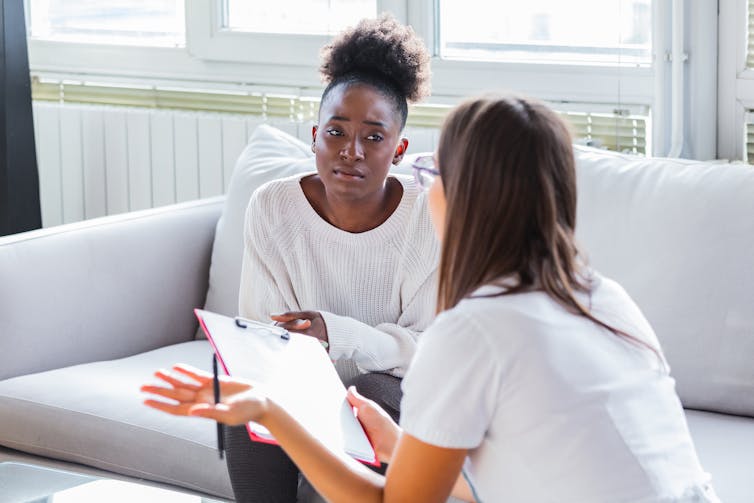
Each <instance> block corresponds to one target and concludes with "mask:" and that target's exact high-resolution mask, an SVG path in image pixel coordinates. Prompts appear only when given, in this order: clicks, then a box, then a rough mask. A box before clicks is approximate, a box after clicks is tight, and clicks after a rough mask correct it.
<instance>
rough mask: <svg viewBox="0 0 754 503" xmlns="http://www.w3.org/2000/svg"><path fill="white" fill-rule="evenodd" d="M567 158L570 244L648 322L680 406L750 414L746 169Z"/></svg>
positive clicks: (753, 266)
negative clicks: (573, 166)
mask: <svg viewBox="0 0 754 503" xmlns="http://www.w3.org/2000/svg"><path fill="white" fill-rule="evenodd" d="M576 160H577V169H578V189H579V193H578V197H579V204H578V221H577V229H576V230H577V237H578V238H579V240H580V242H581V244H582V245H583V246H584V249H585V250H586V252H587V256H588V257H589V259H590V261H591V263H592V265H593V266H594V267H595V268H596V269H597V270H599V271H600V272H602V273H603V274H605V275H606V276H608V277H611V278H613V279H615V280H616V281H618V282H619V283H620V284H622V285H623V286H624V288H625V289H626V290H627V291H628V293H629V294H630V295H631V297H633V299H634V300H635V301H636V302H637V304H638V305H639V307H640V308H641V309H642V311H643V312H644V314H645V315H646V317H647V319H649V322H650V323H651V324H652V327H653V328H654V329H655V332H656V333H657V336H658V338H659V339H660V344H661V345H662V347H663V349H664V351H665V354H666V356H667V359H668V362H669V363H670V367H671V374H672V375H673V376H674V377H675V379H676V383H677V390H678V394H679V396H680V397H681V401H682V402H683V404H684V406H685V407H688V408H694V409H704V410H712V411H719V412H728V413H733V414H742V415H749V416H754V364H752V357H754V168H752V167H751V166H749V165H735V164H725V163H720V162H698V161H679V160H675V159H661V158H655V159H647V158H641V157H634V156H625V155H620V154H615V153H610V152H605V151H599V150H596V149H588V148H577V151H576Z"/></svg>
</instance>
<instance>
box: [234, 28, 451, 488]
mask: <svg viewBox="0 0 754 503" xmlns="http://www.w3.org/2000/svg"><path fill="white" fill-rule="evenodd" d="M322 56H323V62H322V67H321V73H322V75H323V77H324V79H325V80H326V81H327V82H328V85H327V87H326V89H325V90H324V92H323V94H322V99H321V102H320V110H319V124H318V125H317V126H315V127H314V128H313V131H312V151H313V152H314V154H315V158H316V166H317V172H316V173H315V174H305V175H297V176H293V177H290V178H286V179H281V180H276V181H273V182H270V183H268V184H266V185H264V186H263V187H260V189H259V190H257V191H256V192H255V193H254V195H253V196H252V198H251V201H250V203H249V206H248V210H247V215H246V231H245V243H246V244H245V253H244V262H243V272H242V279H241V288H240V303H239V313H240V315H241V316H243V317H246V318H250V319H257V320H267V319H270V318H272V320H274V321H275V322H276V323H278V324H279V325H281V326H283V327H285V328H286V329H288V330H291V331H295V332H300V333H305V334H308V335H310V336H312V337H316V338H317V339H319V340H321V341H322V342H323V343H324V344H325V345H326V347H328V351H329V355H330V358H332V359H333V360H334V361H335V365H336V368H337V369H338V372H339V374H340V376H341V378H342V379H343V380H344V382H345V383H346V384H351V385H355V386H357V387H358V389H359V390H361V391H362V392H363V393H364V394H365V395H367V396H369V397H370V398H372V399H374V400H375V401H377V402H378V403H380V404H381V405H382V406H383V407H384V408H385V409H386V410H387V411H389V413H390V414H391V416H392V417H393V418H395V419H397V418H398V409H399V404H400V399H401V390H400V378H401V377H403V375H404V373H405V371H406V369H407V367H408V363H409V362H410V361H411V357H412V356H413V354H414V350H415V346H416V342H417V337H418V336H419V334H420V333H421V332H422V331H423V330H424V329H425V328H426V327H427V325H428V324H429V323H430V321H431V320H432V318H433V316H434V305H435V302H434V295H435V290H436V268H437V261H438V258H439V245H438V243H437V240H436V237H435V235H434V232H433V230H432V226H431V222H430V220H429V216H428V212H427V204H426V198H425V196H423V195H422V193H421V191H420V190H419V188H418V187H417V186H416V183H415V181H414V180H413V178H412V177H407V176H390V168H391V166H393V165H395V164H398V163H399V162H400V161H401V159H402V158H403V156H404V154H405V153H406V149H407V147H408V140H407V139H406V138H404V137H402V136H401V133H402V131H403V128H404V126H405V124H406V117H407V115H408V105H407V102H408V101H411V102H414V101H418V100H420V99H422V98H424V97H425V96H426V95H427V94H428V92H429V82H428V79H429V56H428V54H427V51H426V49H425V47H424V45H423V44H422V42H421V40H420V39H418V38H417V37H416V35H415V34H414V32H413V30H412V29H411V28H408V27H406V26H402V25H400V24H399V23H398V22H397V21H396V20H395V19H394V18H392V17H389V16H382V17H380V18H378V19H371V20H364V21H362V22H360V23H359V24H358V25H357V26H356V27H354V28H352V29H349V30H346V31H344V32H343V33H341V34H340V35H339V36H337V37H336V38H335V39H334V40H333V41H332V43H331V44H329V45H327V46H325V47H324V48H323V51H322ZM300 377H301V379H306V377H307V376H305V375H302V376H300ZM226 430H227V434H226V445H227V458H228V459H227V463H228V470H229V473H230V475H231V482H232V485H233V490H234V493H235V495H236V499H237V500H238V501H252V502H257V501H295V499H296V490H297V485H298V469H297V468H296V466H295V465H294V464H293V463H292V462H291V461H290V459H288V457H287V456H286V455H285V453H284V452H283V451H282V450H281V449H280V448H279V447H277V446H274V445H267V444H262V443H256V442H252V441H250V440H249V436H248V433H247V432H246V430H245V428H244V427H243V426H241V427H237V428H228V429H226Z"/></svg>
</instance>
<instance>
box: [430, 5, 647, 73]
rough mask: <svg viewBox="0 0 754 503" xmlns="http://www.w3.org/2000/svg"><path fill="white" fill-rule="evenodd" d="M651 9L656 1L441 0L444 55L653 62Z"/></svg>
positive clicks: (481, 57) (507, 58)
mask: <svg viewBox="0 0 754 503" xmlns="http://www.w3.org/2000/svg"><path fill="white" fill-rule="evenodd" d="M651 12H652V6H651V2H650V0H581V1H579V2H563V1H562V0H529V1H527V2H521V1H520V0H498V1H496V2H489V1H486V0H441V2H440V19H441V28H440V29H441V43H440V47H441V54H442V56H443V57H446V58H456V59H477V60H488V61H522V62H529V63H531V62H538V63H583V64H612V65H616V64H618V65H641V66H649V65H650V64H651V33H652V17H651ZM480 13H483V15H480ZM596 20H599V22H595V21H596Z"/></svg>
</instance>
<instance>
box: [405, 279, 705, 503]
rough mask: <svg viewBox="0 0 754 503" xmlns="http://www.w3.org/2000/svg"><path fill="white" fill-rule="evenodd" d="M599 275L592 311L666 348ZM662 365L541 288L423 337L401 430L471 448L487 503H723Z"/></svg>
mask: <svg viewBox="0 0 754 503" xmlns="http://www.w3.org/2000/svg"><path fill="white" fill-rule="evenodd" d="M593 280H594V281H593V287H594V288H593V290H592V294H591V296H590V297H589V296H586V295H584V296H581V297H580V301H581V302H583V303H584V304H585V305H586V306H590V308H591V312H592V314H593V315H594V316H595V317H596V318H598V319H600V320H602V321H604V322H605V323H607V324H609V325H611V326H612V327H614V328H617V329H620V330H623V331H625V332H626V333H628V334H631V335H632V336H634V337H637V338H640V339H641V340H643V341H645V342H648V343H649V344H651V345H652V346H653V347H655V348H659V343H658V341H657V338H656V337H655V335H654V332H653V331H652V328H651V327H650V326H649V323H648V322H647V320H646V319H645V318H644V316H643V315H642V314H641V312H640V311H639V309H638V307H637V306H636V305H635V304H634V303H633V301H632V300H631V299H630V298H629V296H628V294H626V292H625V291H624V290H623V289H622V288H621V287H620V286H619V285H618V284H617V283H615V282H613V281H611V280H608V279H605V278H602V277H600V276H599V275H597V274H596V273H595V274H594V277H593ZM500 291H502V289H501V288H500V287H493V286H486V287H483V288H481V289H479V290H477V292H475V294H474V296H479V295H489V294H494V293H497V292H500ZM472 297H473V296H472ZM666 368H667V367H665V366H664V361H663V360H660V359H659V358H658V357H657V356H656V355H655V354H654V353H653V352H652V351H650V350H648V349H645V348H642V347H639V346H638V345H636V344H635V343H631V342H627V341H626V340H625V339H624V338H622V337H621V336H618V335H615V334H613V333H612V332H610V331H608V330H607V329H605V328H602V327H600V326H599V325H597V324H595V323H593V322H591V321H589V320H588V319H586V318H584V317H581V316H576V315H574V314H571V313H570V312H568V311H566V310H565V309H564V308H563V307H561V306H560V305H559V304H557V303H556V302H555V301H553V300H552V299H551V298H550V297H548V296H547V295H546V294H544V293H542V292H529V293H520V294H513V295H503V296H495V297H485V298H479V297H477V298H470V299H466V300H463V301H462V302H460V303H459V304H458V305H457V306H456V307H455V308H453V309H451V310H449V311H447V312H445V313H443V314H441V315H440V316H438V318H437V319H436V321H435V322H434V323H433V324H432V325H431V326H430V328H428V329H427V331H426V332H425V333H424V335H423V336H422V339H421V341H420V342H419V347H418V349H417V353H416V355H415V358H414V360H413V362H412V364H411V367H410V369H409V371H408V373H407V375H406V378H405V379H404V381H403V392H404V397H403V402H402V404H401V426H402V427H403V429H404V431H405V432H406V433H408V434H410V435H412V436H414V437H416V438H418V439H419V440H421V441H423V442H426V443H429V444H432V445H436V446H440V447H446V448H466V449H469V455H468V459H467V461H466V464H465V468H464V474H465V475H466V476H467V478H468V479H469V480H470V482H471V483H472V485H473V487H474V488H475V490H476V493H477V495H478V498H479V499H480V501H483V502H499V501H515V502H527V501H536V502H558V503H562V502H579V503H588V502H601V503H602V502H611V503H617V502H632V503H633V502H640V501H641V502H659V501H662V502H665V501H716V498H715V496H714V491H713V490H712V488H711V486H710V485H709V475H708V474H706V473H705V472H704V471H703V470H702V468H701V466H700V464H699V461H698V458H697V455H696V452H695V450H694V446H693V443H692V441H691V437H690V435H689V432H688V428H687V425H686V420H685V416H684V414H683V409H682V407H681V403H680V401H679V399H678V397H677V395H676V393H675V381H674V380H673V378H672V377H670V376H669V375H668V373H667V370H666Z"/></svg>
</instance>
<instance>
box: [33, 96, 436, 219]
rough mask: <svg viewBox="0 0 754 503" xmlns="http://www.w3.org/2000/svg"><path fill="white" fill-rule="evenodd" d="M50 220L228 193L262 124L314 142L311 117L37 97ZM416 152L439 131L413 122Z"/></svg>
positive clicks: (45, 212)
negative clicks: (242, 155) (246, 148)
mask: <svg viewBox="0 0 754 503" xmlns="http://www.w3.org/2000/svg"><path fill="white" fill-rule="evenodd" d="M33 108H34V126H35V136H36V144H37V163H38V166H39V185H40V199H41V205H42V224H43V225H44V226H45V227H50V226H53V225H58V224H62V223H69V222H75V221H79V220H84V219H87V218H94V217H99V216H103V215H110V214H114V213H123V212H126V211H133V210H140V209H145V208H151V207H155V206H162V205H166V204H171V203H176V202H182V201H188V200H191V199H197V198H203V197H210V196H215V195H219V194H223V193H224V192H225V190H226V188H227V186H228V182H229V181H230V175H231V173H232V171H233V166H234V164H235V162H236V159H237V158H238V155H239V154H240V153H241V151H242V150H243V148H244V146H245V145H246V141H247V139H248V137H249V135H250V134H251V133H252V131H253V130H254V128H255V127H256V126H257V125H259V124H261V123H263V122H267V123H269V124H272V125H273V126H276V127H278V128H280V129H283V130H284V131H287V132H288V133H290V134H292V135H294V136H297V137H299V138H301V139H302V140H304V141H306V142H309V141H311V126H312V125H311V124H310V123H300V124H297V123H294V122H291V121H289V120H286V119H276V118H272V119H265V118H264V117H261V116H250V115H239V114H229V113H209V112H184V111H174V110H155V109H146V108H129V107H113V106H100V105H75V104H60V103H54V102H44V101H38V102H34V105H33ZM405 134H406V136H408V137H409V139H410V143H411V151H414V152H418V151H430V150H433V149H434V146H435V142H436V137H437V131H436V130H433V129H418V128H407V130H406V132H405Z"/></svg>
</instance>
